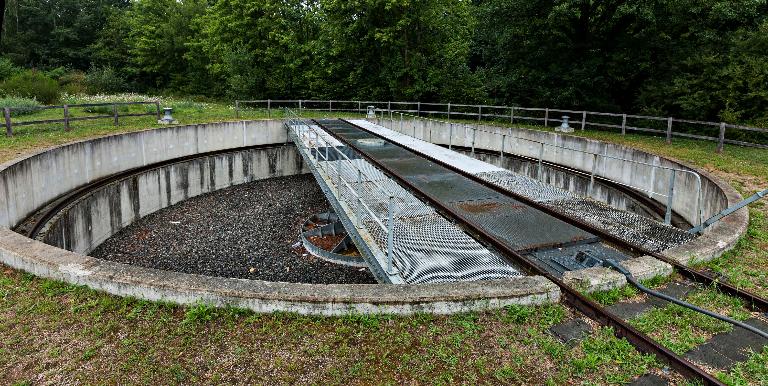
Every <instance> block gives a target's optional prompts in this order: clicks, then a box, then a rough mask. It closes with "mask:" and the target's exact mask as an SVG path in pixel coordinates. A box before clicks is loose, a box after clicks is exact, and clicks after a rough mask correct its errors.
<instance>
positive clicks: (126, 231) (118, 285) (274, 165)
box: [0, 120, 746, 314]
mask: <svg viewBox="0 0 768 386" xmlns="http://www.w3.org/2000/svg"><path fill="white" fill-rule="evenodd" d="M382 124H384V123H382ZM412 124H413V125H418V126H416V127H418V129H419V130H418V132H417V137H419V134H421V136H422V137H423V138H425V139H426V138H427V135H426V133H427V131H429V132H430V135H429V137H430V138H431V139H432V140H433V142H434V143H437V144H447V143H446V142H447V141H445V139H446V138H442V139H441V137H440V136H439V135H435V136H433V135H432V134H431V132H432V131H435V132H439V130H440V129H442V128H439V127H430V126H429V125H436V123H429V122H428V121H427V122H424V121H417V122H412ZM514 130H515V131H516V132H517V135H520V136H521V137H525V136H528V137H535V138H536V139H538V140H544V141H550V142H551V143H564V142H568V143H570V145H571V146H577V147H580V148H589V149H595V150H599V151H601V152H602V153H605V154H613V153H615V154H621V155H622V156H623V157H633V158H637V159H642V160H647V161H649V162H659V163H665V164H670V165H675V166H676V167H686V168H687V166H685V165H682V164H680V163H678V162H676V161H673V160H665V159H660V158H658V157H656V156H652V155H649V154H647V153H644V152H641V151H639V150H634V149H629V148H625V147H622V146H618V145H611V144H606V143H601V142H597V141H591V140H586V139H583V138H577V137H566V136H562V135H557V134H552V133H543V132H536V131H531V130H524V129H514ZM446 132H447V130H446ZM287 142H288V138H287V137H286V131H285V129H284V127H283V124H282V122H280V121H275V120H265V121H241V122H225V123H214V124H205V125H189V126H175V127H168V128H162V129H156V130H147V131H142V132H136V133H128V134H121V135H114V136H109V137H104V138H99V139H94V140H90V141H83V142H76V143H72V144H69V145H64V146H60V147H56V148H53V149H50V150H47V151H43V152H40V153H37V154H34V155H30V156H26V157H23V158H21V159H17V160H14V161H11V162H8V163H6V164H4V165H2V167H0V174H2V177H3V178H2V183H3V185H4V189H2V190H0V197H2V199H3V200H4V201H5V203H4V205H2V206H0V211H2V212H1V213H0V224H2V226H3V228H2V229H0V233H1V234H2V237H0V258H1V260H2V262H3V263H5V264H8V265H10V266H12V267H15V268H19V269H23V270H26V271H28V272H32V273H34V274H37V275H40V276H44V277H50V278H54V279H58V280H64V281H67V282H72V283H78V284H85V285H88V286H91V287H93V288H96V289H100V290H104V291H107V292H110V293H113V294H117V295H128V296H135V297H139V298H145V299H149V300H167V301H174V302H179V303H196V302H206V303H210V304H213V305H218V306H224V305H231V306H237V307H243V308H250V309H253V310H255V311H263V312H268V311H275V310H283V311H296V312H300V313H306V314H344V313H349V312H363V313H368V312H389V313H412V312H420V311H421V312H435V313H452V312H459V311H468V310H477V309H487V308H498V307H503V306H504V305H508V304H538V303H544V302H552V301H557V300H558V299H559V290H558V288H557V286H556V285H554V284H553V283H551V282H549V281H548V280H546V279H544V278H542V277H538V276H522V277H516V278H512V279H508V280H494V281H483V282H461V283H443V284H423V285H382V284H351V283H372V277H371V276H370V274H368V273H367V272H365V271H360V269H359V268H356V267H340V266H336V265H333V264H331V263H328V262H325V261H320V260H318V259H315V258H312V257H311V256H302V255H304V253H299V254H296V253H293V252H291V251H290V246H291V245H292V244H294V243H295V242H296V241H297V240H298V229H299V227H300V225H301V223H302V222H303V221H304V220H305V219H306V218H307V216H309V215H311V214H313V213H316V212H320V211H322V210H324V209H325V208H326V207H327V203H325V200H324V198H323V197H322V194H321V193H320V192H319V189H317V187H316V185H315V184H314V181H313V180H312V177H311V175H309V174H307V173H308V170H307V169H306V166H305V165H303V163H302V160H301V157H300V156H299V155H298V153H297V152H296V149H295V147H294V146H293V145H292V144H290V143H287ZM454 145H456V144H455V143H454ZM475 146H476V149H483V148H486V149H487V150H489V151H493V150H494V148H493V141H491V140H490V139H484V138H483V137H482V135H478V138H477V143H476V145H475ZM521 155H523V156H525V155H526V154H521ZM555 161H557V162H556V163H557V164H559V165H563V166H564V167H568V168H572V169H575V170H583V169H584V165H579V162H578V161H579V160H574V159H571V160H568V159H553V160H552V162H553V163H555ZM580 168H581V169H580ZM131 171H133V172H131ZM137 171H138V172H137ZM700 174H701V175H702V177H703V181H702V182H703V194H704V195H706V197H707V199H706V205H705V206H704V207H703V208H702V211H703V215H705V216H707V217H708V215H710V214H714V213H716V212H717V211H719V210H722V209H724V208H725V207H727V206H728V205H729V204H732V203H735V202H737V201H738V200H739V199H740V197H739V195H738V194H737V193H736V192H735V191H733V189H732V188H730V187H729V186H727V185H726V184H723V183H722V182H720V181H718V180H717V179H715V178H713V177H711V176H709V175H708V174H707V173H704V172H700ZM616 176H618V178H616ZM616 176H608V175H606V177H610V178H613V179H618V180H620V179H621V178H625V179H630V180H631V179H632V178H633V176H632V175H631V173H629V174H628V173H627V172H626V171H623V172H622V173H618V174H617V175H616ZM635 178H636V176H635ZM236 185H239V186H236ZM87 186H90V187H94V186H96V187H97V188H93V189H83V187H87ZM690 188H691V185H690V184H688V183H687V182H686V181H683V182H681V185H680V187H676V189H678V190H679V191H681V192H684V191H685V189H690ZM78 189H80V190H82V191H80V192H79V193H77V194H74V193H73V192H77V191H78ZM597 191H599V192H600V195H601V196H603V197H605V196H609V195H610V193H606V192H608V188H601V189H598V190H597ZM307 192H309V193H310V194H306V193H307ZM68 195H69V196H68ZM682 195H683V194H681V196H682ZM67 196H68V197H69V198H70V199H71V198H72V197H75V199H72V200H63V199H62V198H63V197H67ZM198 196H199V197H198ZM614 196H616V197H618V196H617V195H616V194H614ZM622 197H624V196H622ZM238 199H239V201H238ZM595 199H597V200H599V199H600V197H595ZM623 199H625V198H623ZM57 200H58V201H57ZM273 201H275V202H273ZM276 201H280V202H279V203H277V202H276ZM625 202H626V200H625ZM63 203H66V205H64V204H63ZM276 204H277V205H276ZM169 207H170V208H169ZM44 208H47V209H48V210H49V212H50V211H52V212H55V215H53V216H51V218H48V219H46V221H44V222H43V223H44V225H43V226H42V227H39V228H40V229H38V230H37V235H36V238H37V239H39V240H32V239H30V238H27V237H24V236H22V235H21V234H19V233H15V232H13V231H11V230H10V229H17V230H19V231H30V229H29V227H30V223H34V222H35V221H33V220H39V219H36V218H35V216H34V215H35V214H36V213H40V210H41V209H44ZM52 209H56V210H52ZM677 209H678V208H677V207H676V210H677ZM677 215H678V216H679V218H680V219H681V220H680V221H688V222H694V221H696V215H697V214H696V213H695V211H693V210H690V209H689V208H687V207H684V206H681V207H680V210H677ZM267 223H268V224H267ZM262 225H263V226H262ZM260 226H262V227H260ZM745 229H746V215H745V214H737V215H736V216H733V217H730V218H728V219H727V221H726V222H724V223H721V224H718V225H715V226H714V227H712V228H710V229H709V230H708V231H707V233H705V235H703V236H701V237H699V238H696V239H694V240H693V241H691V242H689V243H687V244H685V245H682V246H680V247H676V248H674V250H669V251H667V252H666V253H667V254H668V255H670V256H672V257H674V258H676V259H678V260H679V261H682V262H688V261H690V260H691V259H709V258H713V257H714V256H717V255H719V254H721V253H722V252H723V251H725V250H727V249H728V248H730V247H731V246H732V245H733V244H734V243H735V241H736V240H737V239H738V237H739V236H740V235H741V234H742V233H743V232H744V231H745ZM89 255H92V256H89ZM292 269H293V272H291V270H292ZM283 270H285V272H283ZM308 283H317V284H308ZM345 283H350V284H345Z"/></svg>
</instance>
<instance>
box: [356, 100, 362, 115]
mask: <svg viewBox="0 0 768 386" xmlns="http://www.w3.org/2000/svg"><path fill="white" fill-rule="evenodd" d="M362 109H363V102H361V101H357V113H358V114H362V112H363V110H362Z"/></svg>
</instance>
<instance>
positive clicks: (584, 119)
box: [581, 111, 587, 131]
mask: <svg viewBox="0 0 768 386" xmlns="http://www.w3.org/2000/svg"><path fill="white" fill-rule="evenodd" d="M586 127H587V112H586V111H582V112H581V131H584V128H586Z"/></svg>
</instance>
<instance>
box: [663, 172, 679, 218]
mask: <svg viewBox="0 0 768 386" xmlns="http://www.w3.org/2000/svg"><path fill="white" fill-rule="evenodd" d="M669 171H670V172H671V173H672V175H671V176H670V177H669V194H668V195H667V213H665V214H664V224H667V225H669V224H671V223H672V204H673V201H672V200H673V199H674V197H675V178H676V177H675V176H677V173H676V172H675V170H674V169H669Z"/></svg>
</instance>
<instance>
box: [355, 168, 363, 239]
mask: <svg viewBox="0 0 768 386" xmlns="http://www.w3.org/2000/svg"><path fill="white" fill-rule="evenodd" d="M358 173H359V171H358ZM355 217H357V224H355V225H356V227H357V229H361V228H362V227H363V198H362V197H360V194H359V192H358V195H357V213H355Z"/></svg>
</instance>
